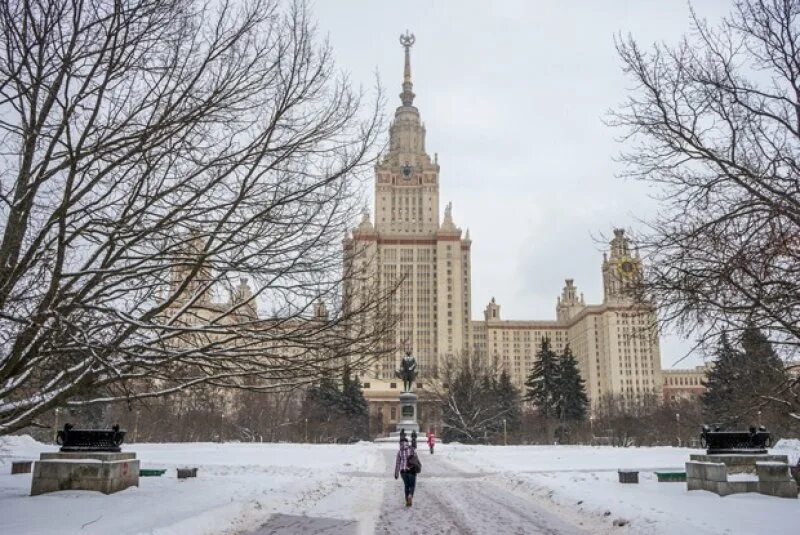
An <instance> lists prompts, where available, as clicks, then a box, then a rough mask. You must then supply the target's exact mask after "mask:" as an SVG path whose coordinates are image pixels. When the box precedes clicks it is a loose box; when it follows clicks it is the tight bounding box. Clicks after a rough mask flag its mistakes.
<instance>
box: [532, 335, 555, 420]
mask: <svg viewBox="0 0 800 535" xmlns="http://www.w3.org/2000/svg"><path fill="white" fill-rule="evenodd" d="M525 387H526V395H525V400H526V401H531V402H533V404H534V405H535V406H536V408H537V409H539V413H540V414H541V415H542V416H544V417H546V418H550V417H553V416H557V413H556V404H557V397H556V396H557V388H558V357H557V355H556V354H555V352H554V351H553V350H552V349H550V339H549V338H547V337H544V338H542V345H541V347H540V348H539V351H538V352H537V353H536V363H535V364H534V365H533V368H532V369H531V372H530V374H528V379H527V381H525Z"/></svg>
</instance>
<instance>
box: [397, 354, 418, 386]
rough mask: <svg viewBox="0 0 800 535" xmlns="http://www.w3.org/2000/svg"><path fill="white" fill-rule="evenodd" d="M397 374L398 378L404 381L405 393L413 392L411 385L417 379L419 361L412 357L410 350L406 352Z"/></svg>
mask: <svg viewBox="0 0 800 535" xmlns="http://www.w3.org/2000/svg"><path fill="white" fill-rule="evenodd" d="M396 373H397V378H398V379H402V380H403V392H411V385H412V383H413V382H414V379H416V377H417V359H415V358H414V357H413V356H411V351H410V350H407V351H406V354H405V356H403V358H402V360H401V361H400V369H399V370H397V372H396Z"/></svg>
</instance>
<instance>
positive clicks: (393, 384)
mask: <svg viewBox="0 0 800 535" xmlns="http://www.w3.org/2000/svg"><path fill="white" fill-rule="evenodd" d="M389 388H397V383H389ZM392 413H394V408H393V409H392ZM392 418H394V415H392Z"/></svg>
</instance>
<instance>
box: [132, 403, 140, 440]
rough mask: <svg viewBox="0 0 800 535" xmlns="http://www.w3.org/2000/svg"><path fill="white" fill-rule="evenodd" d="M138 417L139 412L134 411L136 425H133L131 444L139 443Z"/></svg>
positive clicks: (137, 410)
mask: <svg viewBox="0 0 800 535" xmlns="http://www.w3.org/2000/svg"><path fill="white" fill-rule="evenodd" d="M139 416H140V411H139V409H136V423H135V424H133V442H134V443H136V442H139Z"/></svg>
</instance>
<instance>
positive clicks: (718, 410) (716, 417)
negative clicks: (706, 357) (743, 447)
mask: <svg viewBox="0 0 800 535" xmlns="http://www.w3.org/2000/svg"><path fill="white" fill-rule="evenodd" d="M743 360H744V358H743V356H742V353H741V352H740V351H738V350H737V349H736V348H734V347H733V346H732V345H731V343H730V340H729V339H728V335H727V333H722V336H721V337H720V340H719V346H718V347H717V349H716V353H715V358H714V366H713V367H712V368H711V370H710V371H709V372H708V375H707V377H706V382H705V387H706V391H705V392H704V393H703V395H702V396H701V398H700V399H701V401H702V403H703V407H704V409H705V410H704V412H705V416H706V418H708V420H709V423H720V424H723V425H736V424H737V423H738V419H739V418H738V414H740V410H741V407H739V400H740V399H741V398H742V397H743V396H742V392H741V391H740V388H741V383H742V381H741V374H742V372H743V368H744V366H743ZM731 416H734V417H733V418H731Z"/></svg>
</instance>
